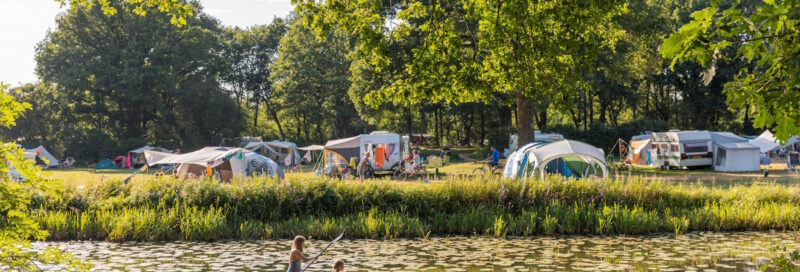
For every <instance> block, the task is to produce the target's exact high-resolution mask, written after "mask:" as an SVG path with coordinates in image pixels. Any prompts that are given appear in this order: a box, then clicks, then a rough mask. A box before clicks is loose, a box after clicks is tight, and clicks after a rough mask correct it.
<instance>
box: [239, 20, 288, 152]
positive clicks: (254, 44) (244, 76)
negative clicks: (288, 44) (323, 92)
mask: <svg viewBox="0 0 800 272" xmlns="http://www.w3.org/2000/svg"><path fill="white" fill-rule="evenodd" d="M286 29H287V26H286V21H285V20H284V19H281V18H274V19H273V20H272V23H270V24H269V25H260V26H254V27H250V28H248V29H239V28H233V29H228V30H227V31H226V38H227V39H228V40H229V41H228V43H229V44H228V49H227V50H226V54H225V56H226V57H227V58H228V59H229V60H230V62H231V65H230V66H229V68H228V69H227V70H226V71H225V72H224V73H223V80H224V81H225V82H227V83H229V84H230V85H231V86H232V87H233V95H234V97H235V98H236V101H237V104H238V105H242V104H243V103H244V101H243V100H245V99H246V100H247V101H248V102H250V103H252V104H253V108H254V110H253V115H254V116H253V125H252V132H253V133H256V131H257V130H258V112H259V105H260V104H261V103H264V104H266V112H267V113H268V114H269V115H270V116H271V117H272V119H273V121H275V124H276V125H277V126H278V131H279V133H280V137H281V139H286V134H285V133H284V131H283V127H282V126H281V122H280V120H279V119H278V111H279V109H277V108H276V107H277V104H276V103H275V101H273V100H274V99H273V90H274V88H273V84H272V82H271V81H270V69H269V67H270V65H272V64H273V63H274V62H275V59H276V58H277V56H278V45H279V44H280V41H281V37H283V36H284V34H285V33H286Z"/></svg>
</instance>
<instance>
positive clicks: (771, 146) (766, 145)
mask: <svg viewBox="0 0 800 272" xmlns="http://www.w3.org/2000/svg"><path fill="white" fill-rule="evenodd" d="M748 142H749V143H750V144H752V145H755V146H758V147H759V148H760V149H761V153H767V152H770V151H773V150H776V149H778V148H780V147H781V145H779V144H777V143H775V142H773V141H769V140H766V139H763V138H755V139H752V140H750V141H748Z"/></svg>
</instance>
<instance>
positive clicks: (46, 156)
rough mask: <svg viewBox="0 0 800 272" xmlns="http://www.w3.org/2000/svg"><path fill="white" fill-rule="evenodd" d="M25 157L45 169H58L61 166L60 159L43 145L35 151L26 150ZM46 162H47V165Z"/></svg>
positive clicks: (34, 149)
mask: <svg viewBox="0 0 800 272" xmlns="http://www.w3.org/2000/svg"><path fill="white" fill-rule="evenodd" d="M24 156H25V158H26V159H29V160H33V161H35V162H36V164H39V165H42V166H44V168H50V167H58V165H59V164H60V162H59V161H58V159H56V157H55V156H53V154H50V152H49V151H47V149H45V148H44V146H41V145H40V146H37V147H36V148H33V149H27V150H25V154H24ZM45 160H46V161H47V162H46V163H45Z"/></svg>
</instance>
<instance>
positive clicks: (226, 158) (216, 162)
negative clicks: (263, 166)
mask: <svg viewBox="0 0 800 272" xmlns="http://www.w3.org/2000/svg"><path fill="white" fill-rule="evenodd" d="M240 153H241V154H242V156H241V158H239V154H240ZM144 155H145V158H146V159H147V162H148V165H150V166H154V165H161V164H179V165H180V166H179V167H178V172H179V175H181V176H184V175H185V174H187V173H188V172H193V171H198V170H197V169H199V171H201V172H200V173H202V171H204V170H205V167H206V166H211V168H217V167H219V166H221V165H223V164H224V163H226V162H228V163H229V164H230V166H229V167H230V170H229V171H230V172H231V174H232V176H236V175H244V174H246V173H245V171H246V169H247V166H248V165H251V164H252V163H253V161H261V162H265V163H267V165H269V167H270V171H272V173H275V174H278V176H279V177H282V176H283V171H282V170H281V169H280V167H278V165H277V164H276V163H275V162H274V161H272V160H271V159H269V158H266V157H263V156H260V155H258V154H255V153H254V152H252V151H250V150H247V149H243V148H238V147H205V148H203V149H200V150H197V151H194V152H189V153H185V154H168V153H164V152H158V151H144Z"/></svg>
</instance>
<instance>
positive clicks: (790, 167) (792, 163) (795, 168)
mask: <svg viewBox="0 0 800 272" xmlns="http://www.w3.org/2000/svg"><path fill="white" fill-rule="evenodd" d="M786 171H787V172H789V173H794V174H798V173H800V152H797V151H789V152H786Z"/></svg>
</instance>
